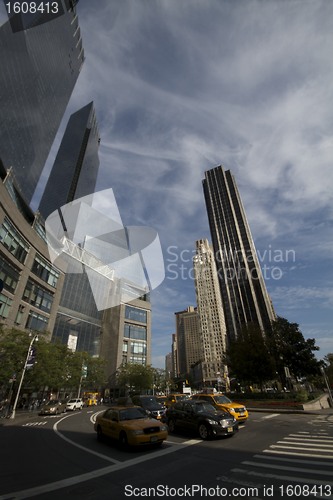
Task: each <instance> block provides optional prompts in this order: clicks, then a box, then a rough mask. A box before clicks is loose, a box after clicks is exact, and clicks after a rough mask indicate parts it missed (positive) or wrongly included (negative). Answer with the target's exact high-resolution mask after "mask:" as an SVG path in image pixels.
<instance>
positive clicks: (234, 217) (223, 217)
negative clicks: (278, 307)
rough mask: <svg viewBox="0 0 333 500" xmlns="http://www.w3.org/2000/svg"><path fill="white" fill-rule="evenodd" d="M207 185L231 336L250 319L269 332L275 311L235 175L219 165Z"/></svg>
mask: <svg viewBox="0 0 333 500" xmlns="http://www.w3.org/2000/svg"><path fill="white" fill-rule="evenodd" d="M203 189H204V195H205V201H206V207H207V214H208V220H209V226H210V232H211V236H212V241H213V248H214V258H215V262H216V267H217V272H218V277H219V282H220V289H221V295H222V303H223V308H224V314H225V321H226V326H227V333H228V336H229V338H230V339H231V340H232V339H235V338H237V335H238V333H239V332H240V331H241V329H242V327H243V325H246V324H248V323H254V324H257V325H259V326H260V328H261V330H262V332H263V334H265V332H267V331H269V330H270V329H271V322H272V321H273V320H274V319H275V313H274V309H273V306H272V303H271V300H270V297H269V295H268V292H267V289H266V285H265V282H264V279H263V276H262V272H261V268H260V265H259V261H258V257H257V253H256V249H255V246H254V242H253V239H252V235H251V231H250V227H249V224H248V222H247V219H246V215H245V211H244V207H243V204H242V201H241V198H240V195H239V192H238V189H237V186H236V182H235V179H234V177H233V176H232V174H231V172H230V170H227V171H225V170H224V168H223V167H222V166H218V167H215V168H213V169H211V170H208V171H207V172H205V179H204V180H203Z"/></svg>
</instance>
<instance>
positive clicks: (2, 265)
mask: <svg viewBox="0 0 333 500" xmlns="http://www.w3.org/2000/svg"><path fill="white" fill-rule="evenodd" d="M19 277H20V273H19V271H18V270H17V269H15V267H13V266H12V265H11V264H9V262H7V261H6V260H5V259H3V258H2V257H1V256H0V279H1V280H2V281H3V283H4V288H5V289H6V290H8V292H10V293H14V292H15V290H16V286H17V283H18V280H19Z"/></svg>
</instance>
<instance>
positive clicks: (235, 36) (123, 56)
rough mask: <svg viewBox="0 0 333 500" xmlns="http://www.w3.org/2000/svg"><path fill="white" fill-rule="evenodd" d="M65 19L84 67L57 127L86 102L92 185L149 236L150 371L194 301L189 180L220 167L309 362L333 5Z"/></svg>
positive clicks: (108, 11) (323, 229)
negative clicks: (158, 270) (76, 33)
mask: <svg viewBox="0 0 333 500" xmlns="http://www.w3.org/2000/svg"><path fill="white" fill-rule="evenodd" d="M78 14H79V20H80V26H81V32H82V37H83V44H84V49H85V54H86V61H85V64H84V67H83V70H82V72H81V74H80V76H79V79H78V82H77V85H76V88H75V91H74V93H73V95H72V99H71V101H70V104H69V107H68V110H67V113H66V115H65V117H64V121H63V126H62V130H63V129H64V125H65V123H66V121H67V119H68V117H69V115H70V113H72V112H74V111H76V110H77V109H78V108H79V107H81V106H84V105H85V104H87V103H88V102H90V101H91V100H94V102H95V106H96V112H97V118H98V122H99V128H100V134H101V146H100V160H101V164H100V174H99V179H98V189H100V190H102V189H106V188H113V190H114V194H115V197H116V200H117V203H118V207H119V210H120V213H121V216H122V219H123V223H124V224H125V225H143V226H149V227H152V228H154V229H156V230H157V231H158V234H159V237H160V240H161V243H162V247H163V251H164V258H165V266H166V278H165V280H164V282H163V283H162V284H161V285H160V286H159V287H158V288H157V289H156V290H154V291H153V292H152V297H151V298H152V318H153V320H152V332H153V365H154V366H157V367H163V366H164V356H165V354H167V353H168V352H169V351H170V345H171V334H172V333H173V332H174V328H175V327H174V324H175V320H174V312H175V311H179V310H182V309H185V308H186V307H187V306H188V305H194V304H195V292H194V282H193V277H192V273H191V268H192V263H191V260H190V258H191V256H192V255H193V251H194V246H195V241H196V240H197V239H200V238H205V237H208V238H210V235H209V228H208V221H207V215H206V209H205V204H204V198H203V193H202V185H201V181H202V179H203V178H204V172H205V170H209V169H210V168H213V167H215V166H216V165H220V164H223V165H224V167H225V169H230V170H231V171H232V173H233V174H234V176H235V178H236V182H237V185H238V188H239V190H240V194H241V197H242V200H243V203H244V206H245V210H246V214H247V217H248V221H249V224H250V227H251V231H252V235H253V238H254V241H255V245H256V248H257V250H258V253H259V254H260V255H259V257H260V260H261V263H262V265H263V266H266V267H265V270H266V271H265V272H266V285H267V288H268V291H269V293H270V295H271V298H272V300H273V304H274V307H275V310H276V312H277V314H278V315H280V316H283V317H285V318H287V319H288V320H289V321H291V322H296V323H299V324H300V328H301V331H302V332H303V334H304V336H305V337H306V338H307V337H314V338H315V339H316V343H317V345H318V346H319V347H320V351H319V354H318V356H319V357H323V356H324V355H325V354H327V353H328V352H333V328H332V323H333V314H332V309H333V307H332V306H333V286H332V285H333V275H332V207H333V204H332V197H333V170H332V159H333V108H332V105H331V103H332V102H333V84H332V82H333V60H332V46H333V31H332V26H333V2H329V1H327V0H323V1H321V0H316V1H315V2H314V1H312V0H311V1H308V0H289V1H280V0H265V1H263V0H262V1H260V0H237V1H235V0H229V1H228V0H156V1H146V0H135V1H133V0H121V1H119V0H98V2H89V1H88V0H81V1H80V2H79V4H78ZM59 141H60V135H59V136H58V138H57V140H56V142H55V144H54V148H53V151H52V152H51V158H52V156H54V154H55V151H56V148H57V146H58V145H59ZM46 174H47V169H46V171H45V175H44V178H43V181H42V183H41V185H40V189H41V188H42V185H43V182H45V179H46ZM37 196H38V194H37ZM105 207H106V210H107V200H105ZM181 266H183V267H181ZM273 268H274V269H273ZM176 278H177V279H176Z"/></svg>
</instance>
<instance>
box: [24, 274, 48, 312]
mask: <svg viewBox="0 0 333 500" xmlns="http://www.w3.org/2000/svg"><path fill="white" fill-rule="evenodd" d="M22 300H24V301H25V302H29V304H31V305H33V306H35V307H38V309H41V310H42V311H45V312H50V310H51V307H52V302H53V295H51V294H50V293H49V292H48V291H47V290H44V288H42V287H40V286H39V285H37V283H35V282H34V281H32V280H30V279H29V280H28V281H27V284H26V287H25V290H24V293H23V297H22Z"/></svg>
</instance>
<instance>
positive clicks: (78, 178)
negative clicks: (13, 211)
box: [39, 102, 100, 219]
mask: <svg viewBox="0 0 333 500" xmlns="http://www.w3.org/2000/svg"><path fill="white" fill-rule="evenodd" d="M99 143H100V138H99V131H98V127H97V122H96V114H95V110H94V104H93V102H91V103H89V104H87V105H86V106H84V107H83V108H81V109H79V110H78V111H76V113H73V114H72V115H71V117H70V119H69V121H68V124H67V127H66V130H65V133H64V136H63V138H62V141H61V144H60V147H59V150H58V154H57V156H56V159H55V161H54V164H53V167H52V170H51V173H50V176H49V178H48V181H47V184H46V187H45V190H44V193H43V196H42V199H41V202H40V204H39V211H40V213H41V214H42V215H43V217H44V218H45V219H46V217H48V216H49V215H50V214H51V213H52V212H53V211H55V210H57V209H59V208H60V207H61V206H63V205H65V204H66V203H70V202H71V201H73V200H77V199H79V198H81V197H83V196H87V195H89V194H91V193H93V192H94V190H95V185H96V180H97V174H98V167H99V158H98V147H99Z"/></svg>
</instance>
